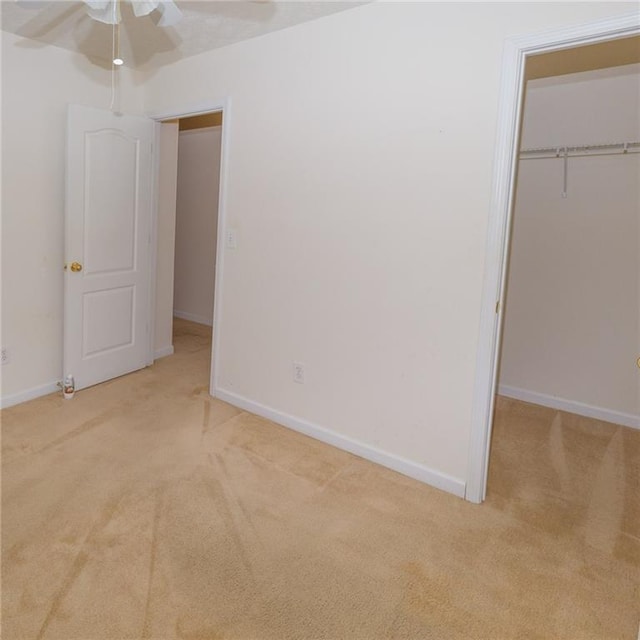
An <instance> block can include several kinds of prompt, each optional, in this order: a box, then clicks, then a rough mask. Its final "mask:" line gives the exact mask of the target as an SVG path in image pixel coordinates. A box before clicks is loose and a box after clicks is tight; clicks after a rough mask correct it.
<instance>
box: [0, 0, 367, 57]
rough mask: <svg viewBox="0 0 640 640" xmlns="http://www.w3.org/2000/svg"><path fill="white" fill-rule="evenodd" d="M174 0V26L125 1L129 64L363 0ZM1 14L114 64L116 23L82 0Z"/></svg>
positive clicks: (12, 26)
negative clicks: (95, 15) (177, 15)
mask: <svg viewBox="0 0 640 640" xmlns="http://www.w3.org/2000/svg"><path fill="white" fill-rule="evenodd" d="M176 4H177V5H178V6H179V7H180V9H181V10H182V12H183V14H184V15H183V18H182V20H181V21H180V22H179V23H178V24H177V25H175V26H173V27H158V26H156V24H155V22H156V19H155V18H154V16H153V15H150V16H144V17H140V18H136V17H135V16H134V15H133V11H132V9H131V6H130V4H129V2H123V3H122V25H121V55H122V57H123V58H124V60H125V64H127V65H128V66H130V67H134V68H141V67H144V66H146V65H149V66H152V67H153V66H157V65H163V64H168V63H170V62H173V61H176V60H179V59H181V58H186V57H188V56H193V55H196V54H198V53H202V52H203V51H208V50H210V49H216V48H218V47H224V46H226V45H229V44H233V43H234V42H239V41H240V40H247V39H249V38H255V37H256V36H260V35H262V34H265V33H268V32H270V31H277V30H278V29H284V28H286V27H290V26H293V25H295V24H299V23H301V22H306V21H309V20H315V19H317V18H321V17H323V16H326V15H329V14H331V13H336V12H338V11H344V10H346V9H351V8H353V7H356V6H358V5H360V4H364V3H363V2H348V1H347V2H333V1H331V0H315V1H314V2H300V1H296V2H275V1H273V0H271V1H270V0H254V1H248V2H245V1H242V0H232V1H229V2H225V1H218V0H214V1H206V0H200V1H197V2H182V1H181V0H176ZM0 20H1V27H2V30H3V31H9V32H11V33H14V34H17V35H19V36H23V37H24V38H28V39H29V40H31V41H37V42H39V43H42V44H52V45H56V46H58V47H63V48H64V49H69V50H71V51H77V52H79V53H81V54H83V55H84V56H86V57H87V58H89V59H90V60H91V61H92V62H94V63H95V64H98V65H100V66H103V67H110V66H111V48H112V28H111V26H109V25H106V24H102V23H100V22H96V21H95V20H91V19H90V18H89V17H88V16H87V15H86V13H85V7H84V5H83V3H82V2H81V1H79V0H75V1H60V0H54V1H52V2H51V3H49V4H48V5H47V6H45V7H44V8H42V9H39V10H32V9H24V8H23V7H21V6H18V5H17V4H16V3H15V1H14V0H2V1H1V2H0ZM25 43H26V41H25ZM32 44H33V45H35V42H34V43H32ZM36 46H37V45H36Z"/></svg>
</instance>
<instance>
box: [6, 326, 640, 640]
mask: <svg viewBox="0 0 640 640" xmlns="http://www.w3.org/2000/svg"><path fill="white" fill-rule="evenodd" d="M176 327H177V336H176V341H175V347H176V354H175V355H173V356H171V357H168V358H164V359H162V360H160V361H158V362H157V363H156V364H155V365H154V366H153V367H151V368H149V369H146V370H143V371H140V372H138V373H135V374H132V375H130V376H126V377H123V378H120V379H118V380H114V381H111V382H109V383H106V384H102V385H99V386H97V387H94V388H92V389H88V390H85V391H83V392H79V393H78V394H77V395H76V397H75V398H74V399H73V400H71V401H65V400H63V399H62V398H61V396H59V395H52V396H49V397H46V398H42V399H39V400H36V401H33V402H30V403H27V404H24V405H21V406H17V407H13V408H11V409H7V410H5V411H4V412H3V413H2V435H3V439H2V446H3V453H2V455H3V467H2V559H3V564H2V638H4V639H5V640H14V639H20V640H22V639H35V638H60V639H64V640H76V639H77V640H80V639H82V640H92V639H98V638H106V639H109V640H119V639H129V638H156V639H165V638H166V639H172V638H181V639H185V640H196V639H202V640H205V639H207V640H213V639H216V640H217V639H222V638H227V639H231V638H237V639H262V638H264V639H274V640H285V639H294V638H297V639H300V640H307V639H328V640H329V639H350V638H354V639H363V640H365V639H366V640H374V639H376V638H412V639H415V640H428V639H434V640H449V639H454V638H460V639H481V638H487V639H500V638H553V639H560V638H567V639H571V640H581V639H587V638H594V639H595V638H597V639H598V640H602V639H615V640H619V639H620V640H621V639H625V638H628V639H629V640H635V639H636V637H637V633H638V618H639V612H640V588H639V585H640V539H639V536H640V533H639V532H640V513H639V501H638V496H639V495H640V494H639V489H640V486H639V484H640V468H639V460H640V432H637V431H633V430H631V429H625V428H622V427H616V426H614V425H610V424H605V423H598V422H594V421H589V420H585V419H583V418H578V417H575V416H570V415H568V414H563V413H558V412H555V411H552V410H548V409H542V408H540V407H535V406H533V405H526V404H523V403H518V402H515V401H509V400H506V399H500V401H499V403H498V416H497V420H496V428H495V437H494V446H493V452H492V458H491V477H490V482H489V497H488V500H487V501H486V503H485V504H484V505H482V506H476V505H471V504H469V503H466V502H464V501H463V500H460V499H459V498H455V497H453V496H450V495H448V494H446V493H443V492H440V491H437V490H435V489H431V488H429V487H427V486H425V485H422V484H420V483H418V482H415V481H413V480H410V479H408V478H405V477H403V476H401V475H398V474H395V473H393V472H391V471H388V470H385V469H383V468H381V467H378V466H376V465H374V464H371V463H369V462H366V461H364V460H361V459H359V458H356V457H354V456H351V455H349V454H347V453H344V452H342V451H339V450H337V449H333V448H331V447H329V446H326V445H324V444H321V443H319V442H316V441H314V440H311V439H309V438H306V437H304V436H301V435H299V434H296V433H294V432H292V431H289V430H287V429H284V428H282V427H279V426H276V425H274V424H272V423H270V422H268V421H265V420H262V419H260V418H257V417H255V416H252V415H249V414H247V413H244V412H242V411H239V410H238V409H235V408H234V407H232V406H230V405H228V404H225V403H223V402H219V401H217V400H213V399H211V398H209V396H208V395H207V378H208V367H209V339H208V336H207V331H206V329H205V328H203V327H200V326H198V325H194V324H191V323H186V322H184V321H181V322H178V323H177V324H176Z"/></svg>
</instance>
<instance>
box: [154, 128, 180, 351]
mask: <svg viewBox="0 0 640 640" xmlns="http://www.w3.org/2000/svg"><path fill="white" fill-rule="evenodd" d="M158 126H159V128H160V134H159V135H160V156H159V158H158V164H159V166H158V219H157V224H156V247H157V250H156V312H155V313H156V315H155V324H154V339H155V343H154V348H155V357H156V358H159V357H162V356H166V355H171V354H172V353H173V271H174V268H173V266H174V254H175V240H176V190H177V180H178V123H177V122H164V123H161V124H159V125H158Z"/></svg>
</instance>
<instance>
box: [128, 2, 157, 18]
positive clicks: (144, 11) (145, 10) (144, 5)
mask: <svg viewBox="0 0 640 640" xmlns="http://www.w3.org/2000/svg"><path fill="white" fill-rule="evenodd" d="M159 4H160V3H159V2H158V0H132V2H131V5H132V6H133V13H134V14H135V16H136V18H139V17H140V16H148V15H149V14H150V13H151V12H152V11H153V10H154V9H157V8H158V5H159Z"/></svg>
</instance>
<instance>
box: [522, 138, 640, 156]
mask: <svg viewBox="0 0 640 640" xmlns="http://www.w3.org/2000/svg"><path fill="white" fill-rule="evenodd" d="M625 153H640V142H638V141H633V142H607V143H604V144H585V145H574V146H568V145H563V146H558V147H539V148H532V149H521V150H520V158H521V159H522V160H525V159H535V158H564V157H567V156H569V157H578V156H602V155H612V154H615V155H617V154H625Z"/></svg>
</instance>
